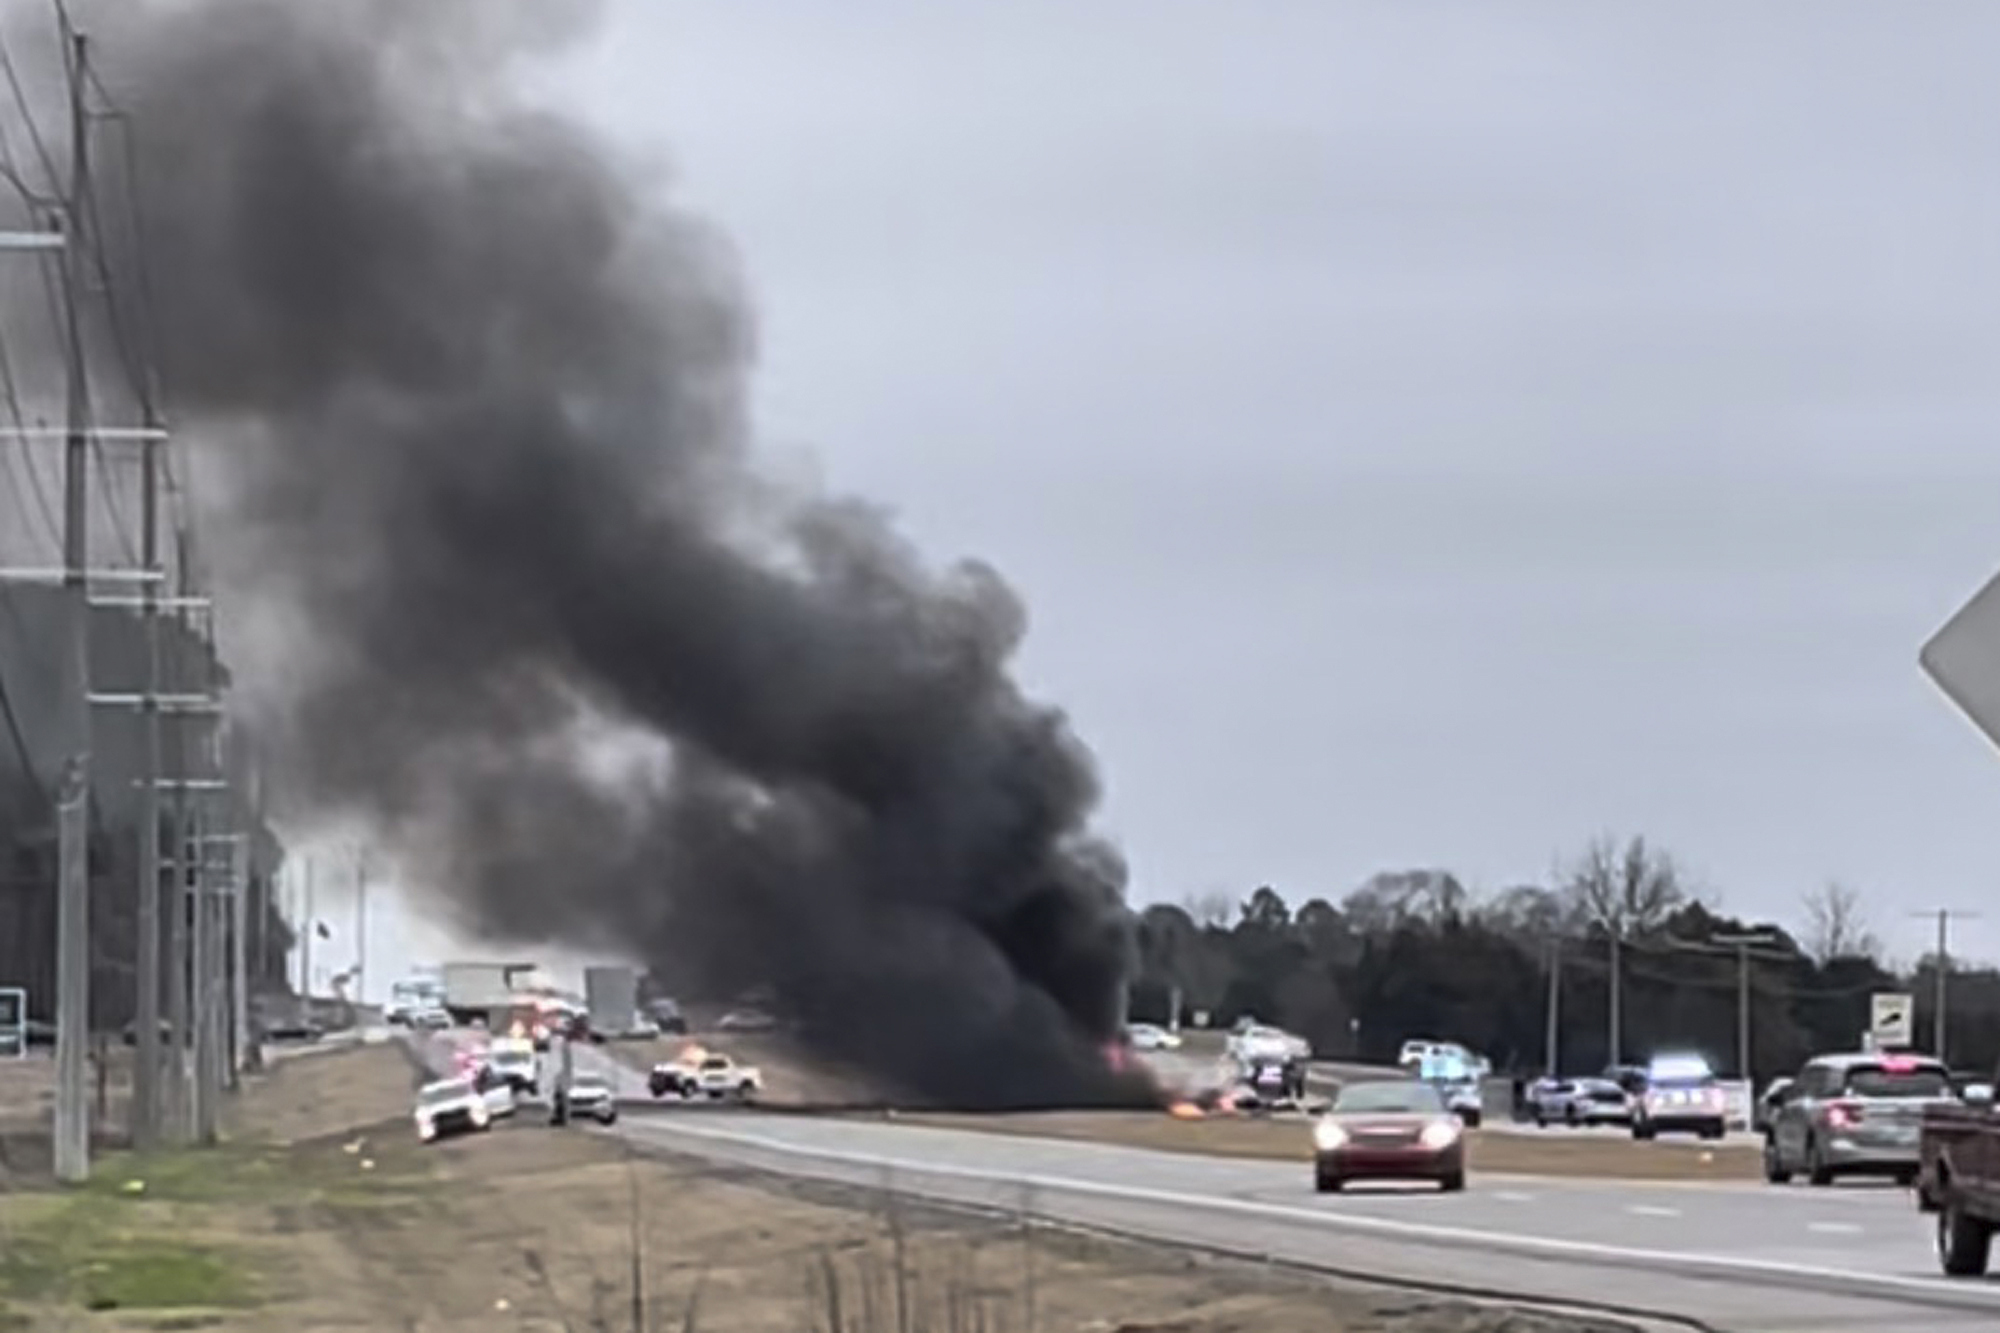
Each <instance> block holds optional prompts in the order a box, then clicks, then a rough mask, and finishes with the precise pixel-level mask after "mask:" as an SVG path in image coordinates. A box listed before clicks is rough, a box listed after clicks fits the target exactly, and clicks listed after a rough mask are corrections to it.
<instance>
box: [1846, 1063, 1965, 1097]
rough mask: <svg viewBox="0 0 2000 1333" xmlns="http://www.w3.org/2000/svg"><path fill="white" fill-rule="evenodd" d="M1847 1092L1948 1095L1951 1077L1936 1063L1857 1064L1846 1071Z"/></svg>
mask: <svg viewBox="0 0 2000 1333" xmlns="http://www.w3.org/2000/svg"><path fill="white" fill-rule="evenodd" d="M1847 1092H1848V1095H1850V1096H1854V1097H1948V1096H1950V1095H1951V1080H1950V1078H1949V1077H1948V1076H1947V1075H1946V1074H1945V1072H1944V1070H1942V1069H1939V1068H1938V1067H1937V1066H1935V1065H1918V1066H1916V1067H1914V1068H1911V1069H1885V1068H1884V1067H1882V1066H1881V1065H1856V1066H1855V1067H1854V1068H1852V1069H1850V1070H1848V1071H1847Z"/></svg>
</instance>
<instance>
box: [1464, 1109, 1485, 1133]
mask: <svg viewBox="0 0 2000 1333" xmlns="http://www.w3.org/2000/svg"><path fill="white" fill-rule="evenodd" d="M1460 1119H1462V1120H1464V1121H1465V1127H1466V1128H1467V1129H1478V1128H1479V1121H1480V1119H1481V1113H1480V1112H1478V1111H1467V1112H1466V1113H1465V1114H1464V1115H1463V1116H1461V1117H1460Z"/></svg>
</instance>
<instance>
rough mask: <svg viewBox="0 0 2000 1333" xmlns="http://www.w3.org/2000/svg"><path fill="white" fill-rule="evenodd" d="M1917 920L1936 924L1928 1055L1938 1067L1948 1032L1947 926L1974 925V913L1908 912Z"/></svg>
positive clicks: (1950, 910) (1951, 909)
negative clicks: (1934, 992) (1928, 919)
mask: <svg viewBox="0 0 2000 1333" xmlns="http://www.w3.org/2000/svg"><path fill="white" fill-rule="evenodd" d="M1910 915H1912V916H1917V917H1935V918H1936V920H1937V975H1936V977H1935V978H1934V979H1933V980H1934V983H1935V985H1936V987H1937V995H1936V998H1935V999H1934V1000H1933V1001H1932V1006H1933V1007H1932V1010H1931V1054H1932V1055H1933V1056H1934V1057H1936V1059H1937V1060H1938V1061H1939V1062H1940V1063H1944V1062H1945V1037H1946V1035H1947V1033H1949V1032H1950V1028H1949V1027H1948V1026H1947V1024H1946V1014H1945V1006H1946V1003H1947V1001H1948V1000H1949V998H1950V984H1949V983H1950V981H1951V923H1952V922H1953V921H1976V920H1978V919H1979V915H1980V914H1979V913H1978V912H1967V911H1962V910H1960V909H1958V908H1955V907H1940V908H1937V909H1935V910H1934V911H1928V912H1912V913H1911V914H1910Z"/></svg>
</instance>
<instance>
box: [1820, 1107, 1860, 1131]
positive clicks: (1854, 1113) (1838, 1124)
mask: <svg viewBox="0 0 2000 1333" xmlns="http://www.w3.org/2000/svg"><path fill="white" fill-rule="evenodd" d="M1860 1122H1861V1107H1860V1106H1859V1105H1858V1104H1856V1103H1854V1102H1834V1103H1832V1104H1830V1105H1829V1106H1828V1107H1827V1108H1826V1123H1827V1124H1828V1125H1829V1126H1831V1127H1832V1128H1834V1129H1845V1128H1846V1127H1847V1126H1849V1125H1855V1124H1859V1123H1860Z"/></svg>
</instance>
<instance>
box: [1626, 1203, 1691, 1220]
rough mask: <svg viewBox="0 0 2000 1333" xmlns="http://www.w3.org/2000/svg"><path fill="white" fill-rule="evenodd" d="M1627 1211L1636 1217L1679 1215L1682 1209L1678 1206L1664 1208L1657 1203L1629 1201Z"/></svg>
mask: <svg viewBox="0 0 2000 1333" xmlns="http://www.w3.org/2000/svg"><path fill="white" fill-rule="evenodd" d="M1625 1211H1626V1212H1628V1213H1631V1214H1632V1215H1633V1216H1634V1217H1679V1216H1680V1215H1681V1210H1680V1209H1678V1208H1662V1207H1660V1205H1658V1204H1656V1203H1628V1204H1626V1205H1625Z"/></svg>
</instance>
